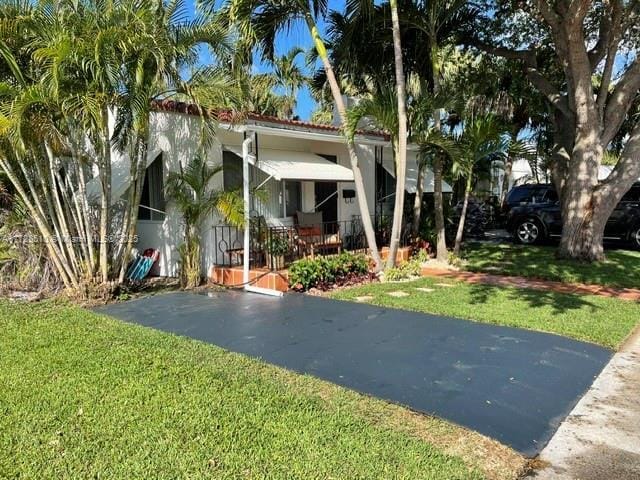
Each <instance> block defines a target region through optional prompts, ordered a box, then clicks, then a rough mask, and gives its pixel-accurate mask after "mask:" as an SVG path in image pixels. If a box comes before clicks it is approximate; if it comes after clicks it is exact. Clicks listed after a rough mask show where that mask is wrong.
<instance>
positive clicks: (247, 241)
mask: <svg viewBox="0 0 640 480" xmlns="http://www.w3.org/2000/svg"><path fill="white" fill-rule="evenodd" d="M252 142H253V139H252V138H251V137H248V138H246V139H245V140H244V141H243V142H242V198H243V208H244V238H243V240H244V255H243V262H242V263H243V264H242V284H243V285H244V289H245V290H246V291H247V292H252V293H260V294H262V295H270V296H272V297H282V296H283V293H282V292H280V291H278V290H272V289H270V288H260V287H254V286H252V285H250V280H249V266H250V265H249V264H250V262H251V259H250V258H249V257H250V254H251V232H250V230H251V212H250V210H251V197H250V195H251V192H250V189H249V164H255V157H253V155H251V153H250V152H249V149H250V148H251V144H252ZM252 157H253V160H252Z"/></svg>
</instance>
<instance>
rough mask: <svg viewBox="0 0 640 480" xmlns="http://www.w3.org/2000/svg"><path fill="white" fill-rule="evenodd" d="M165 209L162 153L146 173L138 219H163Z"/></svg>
mask: <svg viewBox="0 0 640 480" xmlns="http://www.w3.org/2000/svg"><path fill="white" fill-rule="evenodd" d="M164 209H165V199H164V168H163V165H162V155H158V156H157V157H156V159H155V160H154V161H153V162H152V163H151V165H149V166H148V167H147V170H146V172H145V174H144V184H143V185H142V197H141V199H140V208H139V209H138V220H154V221H163V220H164V217H165V214H164Z"/></svg>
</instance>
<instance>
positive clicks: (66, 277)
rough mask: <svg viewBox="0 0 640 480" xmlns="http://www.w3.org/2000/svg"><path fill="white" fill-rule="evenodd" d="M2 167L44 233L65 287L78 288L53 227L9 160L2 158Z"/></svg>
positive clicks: (42, 233) (0, 166) (0, 160)
mask: <svg viewBox="0 0 640 480" xmlns="http://www.w3.org/2000/svg"><path fill="white" fill-rule="evenodd" d="M0 168H1V169H2V171H3V172H4V173H5V174H6V175H7V178H8V179H9V181H10V182H11V184H12V185H13V187H14V188H15V189H16V192H18V195H19V196H20V198H21V199H22V201H23V202H24V204H25V206H26V207H27V209H28V210H29V213H30V214H31V216H32V217H33V220H34V221H35V222H36V226H37V227H38V230H39V231H40V235H42V237H43V241H44V242H45V245H46V246H47V251H48V252H49V256H50V257H51V260H52V261H53V265H54V266H55V268H56V270H57V273H58V276H59V277H60V280H62V283H63V284H64V286H65V288H67V289H77V288H78V283H77V282H76V280H75V279H74V278H73V277H72V276H70V268H69V265H67V264H66V263H65V262H66V261H67V259H66V258H64V257H63V255H62V254H61V252H60V251H59V250H58V248H57V244H56V243H55V241H54V240H53V234H52V233H51V229H50V228H49V226H48V225H47V223H46V219H45V217H44V216H43V215H41V211H40V210H39V209H38V208H37V207H36V206H35V205H34V203H33V202H32V201H31V198H30V197H29V195H28V194H27V192H26V190H25V189H24V188H23V186H22V183H21V182H20V180H19V179H18V177H17V176H16V174H15V172H14V171H13V169H12V168H11V166H10V165H9V163H8V161H7V160H5V159H2V158H0Z"/></svg>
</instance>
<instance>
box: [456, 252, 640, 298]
mask: <svg viewBox="0 0 640 480" xmlns="http://www.w3.org/2000/svg"><path fill="white" fill-rule="evenodd" d="M555 251H556V247H551V246H528V245H513V244H499V245H497V244H473V245H471V246H469V248H467V249H466V250H465V251H464V255H463V256H464V259H465V260H466V267H465V268H466V269H467V270H471V271H475V272H487V273H497V274H503V275H521V276H526V277H535V278H540V279H544V280H556V281H560V282H566V283H588V284H595V285H603V286H607V287H618V288H638V287H640V252H637V251H630V250H607V252H606V255H607V260H606V261H604V262H601V263H594V264H591V263H581V262H574V261H570V260H559V259H556V258H555Z"/></svg>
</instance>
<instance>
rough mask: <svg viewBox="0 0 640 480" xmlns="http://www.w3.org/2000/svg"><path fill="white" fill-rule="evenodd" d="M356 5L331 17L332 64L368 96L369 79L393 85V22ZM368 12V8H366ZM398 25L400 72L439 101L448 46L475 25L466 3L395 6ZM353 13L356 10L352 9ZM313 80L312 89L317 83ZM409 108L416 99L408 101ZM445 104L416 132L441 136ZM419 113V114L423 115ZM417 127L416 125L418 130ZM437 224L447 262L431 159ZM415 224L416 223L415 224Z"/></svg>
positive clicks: (436, 161) (444, 0)
mask: <svg viewBox="0 0 640 480" xmlns="http://www.w3.org/2000/svg"><path fill="white" fill-rule="evenodd" d="M351 4H355V7H357V8H355V13H351V14H350V13H349V12H348V14H347V15H342V14H338V13H333V14H332V15H331V25H330V30H331V32H332V36H331V44H332V60H333V64H334V65H335V67H336V70H337V71H338V73H339V74H340V76H341V77H342V78H346V79H348V81H349V82H351V83H352V84H354V85H355V86H356V87H359V88H360V89H361V90H364V91H366V90H367V86H366V83H367V81H368V79H369V78H378V79H379V80H378V83H381V82H384V81H387V82H393V80H392V78H393V76H394V73H395V71H392V70H391V69H390V66H391V65H395V51H396V50H395V49H394V41H393V38H389V31H390V29H389V21H388V19H389V17H390V16H392V14H391V12H390V9H391V5H390V3H383V4H380V5H375V6H373V5H372V2H368V1H366V0H360V1H354V2H350V5H351ZM364 6H366V7H367V8H364ZM398 6H399V14H400V15H399V22H400V26H401V28H402V30H401V32H400V33H401V35H402V49H403V53H404V55H403V58H404V62H403V65H404V67H405V68H404V69H405V71H406V76H407V78H409V79H412V77H415V78H417V79H418V80H417V81H418V82H419V83H421V84H422V90H423V91H422V93H421V95H422V98H423V99H425V98H426V96H427V94H430V95H431V96H432V97H434V98H440V99H441V98H443V95H441V91H442V89H443V85H442V84H443V80H444V77H445V73H446V72H447V70H448V69H449V68H448V62H447V58H448V55H449V54H450V53H451V52H450V51H449V50H448V45H450V44H455V43H456V40H457V37H458V35H459V34H460V33H461V32H462V31H464V29H465V27H466V26H468V25H470V24H471V23H472V21H473V19H474V13H475V11H474V9H473V8H472V7H470V6H469V4H468V2H466V1H465V0H433V1H428V2H427V1H424V0H398ZM352 8H354V7H352ZM319 82H320V79H319V78H318V79H317V82H316V83H319ZM409 97H410V98H409V100H410V102H411V103H415V101H416V100H417V99H415V98H413V97H412V95H411V94H410V95H409ZM443 106H444V105H443V104H441V103H434V110H433V111H432V112H430V113H429V114H428V115H426V116H425V114H424V111H422V112H421V115H422V116H423V118H422V119H420V121H419V123H420V126H419V128H427V129H430V128H435V129H436V130H439V131H443V123H442V120H443V116H444V110H443ZM422 110H423V109H422ZM409 123H410V125H409V130H410V132H411V134H412V136H414V137H416V138H419V137H420V133H419V132H418V128H414V125H412V124H411V121H410V122H409ZM416 127H418V125H416ZM420 166H421V169H420V172H419V174H420V175H419V176H420V178H424V173H425V170H424V169H425V168H426V165H425V164H424V163H422V164H421V165H420ZM432 167H433V171H434V179H435V185H434V204H435V224H436V230H437V233H438V235H437V238H438V240H437V249H436V250H437V255H438V258H439V259H441V260H443V261H447V246H446V241H445V228H444V227H445V221H444V202H443V196H442V177H443V173H444V172H443V167H444V165H443V159H442V158H441V157H440V155H436V156H434V157H433V161H432ZM422 193H423V182H418V191H417V195H416V204H415V205H414V212H420V211H421V201H422ZM413 223H414V224H416V225H417V224H419V219H414V222H413Z"/></svg>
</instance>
